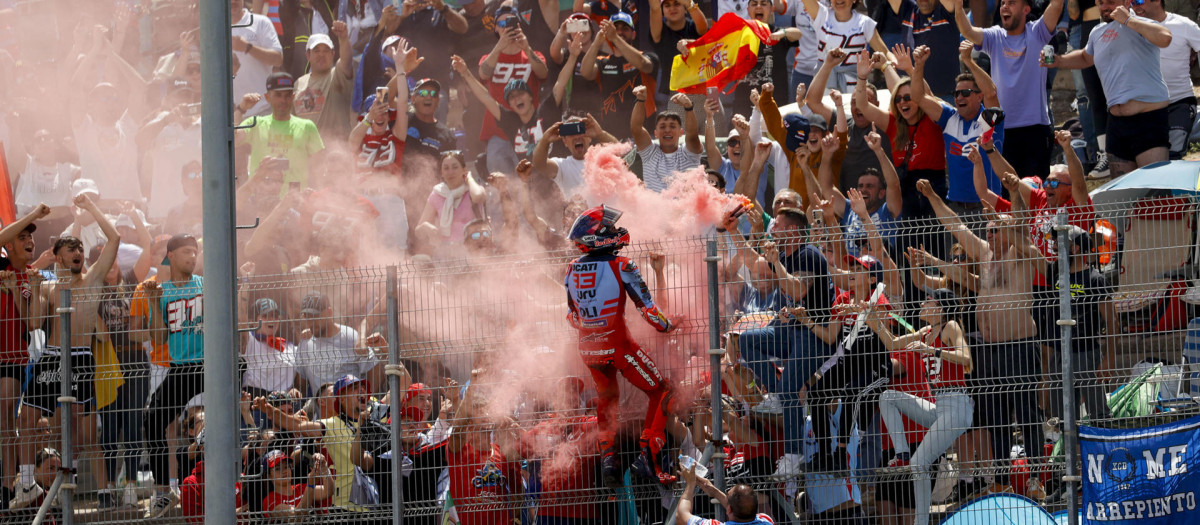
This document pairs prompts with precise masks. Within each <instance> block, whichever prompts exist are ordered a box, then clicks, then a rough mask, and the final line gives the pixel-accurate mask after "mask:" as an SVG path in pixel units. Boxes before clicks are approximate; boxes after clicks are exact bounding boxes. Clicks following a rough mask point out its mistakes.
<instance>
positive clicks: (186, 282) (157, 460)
mask: <svg viewBox="0 0 1200 525" xmlns="http://www.w3.org/2000/svg"><path fill="white" fill-rule="evenodd" d="M106 249H107V246H106ZM199 257H200V245H199V243H197V242H196V238H195V237H192V236H191V235H188V234H177V235H175V236H173V237H171V240H169V241H167V257H166V260H165V262H166V263H167V265H168V266H169V272H170V274H171V277H170V280H165V281H161V282H159V281H146V282H144V283H142V286H143V287H144V289H145V293H146V299H147V301H148V302H149V305H150V308H149V310H148V312H147V314H148V315H147V316H148V317H149V318H150V319H149V322H148V325H149V330H150V337H151V339H152V340H153V341H154V342H155V343H156V344H162V343H164V342H165V343H166V344H167V350H168V352H169V353H170V357H171V366H170V368H169V369H168V371H167V375H166V377H165V378H163V381H162V384H160V385H159V386H158V389H157V390H155V391H154V394H152V395H151V396H150V402H149V405H148V406H147V407H146V413H145V415H144V416H143V419H142V435H144V436H145V439H146V451H147V453H149V456H150V470H151V471H153V472H154V479H155V483H157V486H156V487H155V496H154V498H153V499H152V500H151V502H150V509H149V515H150V517H151V518H157V517H161V516H162V515H164V514H166V512H167V511H168V510H169V509H170V508H171V507H174V506H175V505H176V504H177V503H179V496H178V495H176V494H175V492H174V491H172V490H165V489H164V485H163V482H164V481H167V480H168V479H169V473H168V472H169V470H168V454H169V452H168V450H167V447H168V445H167V436H166V432H167V426H168V425H170V424H171V422H173V421H175V419H177V418H178V417H179V415H180V414H181V413H183V411H184V407H185V406H186V405H187V403H188V401H189V400H191V399H192V398H193V397H195V396H196V395H198V394H200V393H201V392H203V391H204V369H203V361H204V331H203V326H204V280H203V278H202V277H200V276H199V275H195V271H196V262H197V260H198V259H199ZM102 260H103V259H102Z"/></svg>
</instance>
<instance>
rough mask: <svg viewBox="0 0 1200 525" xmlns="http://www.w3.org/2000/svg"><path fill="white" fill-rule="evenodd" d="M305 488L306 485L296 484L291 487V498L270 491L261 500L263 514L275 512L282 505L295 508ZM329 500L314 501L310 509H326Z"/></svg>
mask: <svg viewBox="0 0 1200 525" xmlns="http://www.w3.org/2000/svg"><path fill="white" fill-rule="evenodd" d="M306 488H308V484H307V483H297V484H295V485H292V488H291V493H292V495H291V496H288V495H287V494H281V493H279V492H275V491H274V490H272V491H271V493H270V494H267V497H265V498H263V500H262V508H263V512H271V511H272V510H275V507H278V506H279V505H282V504H288V505H291V506H293V507H295V506H296V505H298V504H300V499H301V498H303V497H304V489H306ZM330 500H331V498H326V499H324V500H321V501H314V502H313V505H312V508H314V509H319V508H323V507H328V506H329V504H330Z"/></svg>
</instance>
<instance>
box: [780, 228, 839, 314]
mask: <svg viewBox="0 0 1200 525" xmlns="http://www.w3.org/2000/svg"><path fill="white" fill-rule="evenodd" d="M779 262H780V263H782V264H783V267H784V268H785V269H787V271H788V273H789V274H791V275H793V276H796V277H805V278H808V279H809V280H811V282H812V285H811V286H810V287H809V289H808V293H807V294H805V296H804V300H803V301H800V303H801V305H802V306H804V308H805V309H806V310H808V311H809V315H810V316H812V317H813V319H815V320H817V321H818V322H824V321H823V320H824V319H826V318H827V316H828V315H829V309H830V308H833V281H832V280H831V279H830V278H829V263H828V262H827V261H826V260H825V254H824V253H821V250H820V249H819V248H817V247H816V246H813V245H811V244H805V245H803V246H801V247H800V249H799V250H796V252H795V253H793V254H791V255H786V254H782V253H781V254H780V255H779Z"/></svg>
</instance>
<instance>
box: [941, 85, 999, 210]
mask: <svg viewBox="0 0 1200 525" xmlns="http://www.w3.org/2000/svg"><path fill="white" fill-rule="evenodd" d="M941 104H942V114H941V115H939V116H938V121H937V122H938V126H939V127H941V128H942V139H943V141H944V142H945V143H946V185H947V186H948V191H947V192H946V200H951V201H955V202H979V195H976V194H975V183H974V181H973V177H974V175H975V165H974V164H971V159H968V158H967V155H966V154H965V153H963V146H964V145H966V144H970V143H972V142H975V141H977V140H979V138H980V137H982V136H983V134H984V133H985V132H987V131H989V130H991V131H992V142H993V144H994V146H995V148H996V150H997V151H1000V152H1003V151H1004V124H1006V123H1007V122H1008V119H1007V113H1005V115H1006V117H1005V122H1004V123H1002V124H1000V125H999V126H996V127H995V128H992V127H991V126H988V125H987V122H984V121H983V111H980V112H979V114H978V115H975V118H973V119H971V120H970V121H967V120H965V119H963V118H962V117H961V116H959V114H958V111H957V110H955V109H954V107H952V106H951V105H949V104H947V103H945V102H942V103H941ZM983 170H984V173H985V174H986V175H987V183H988V188H989V189H991V190H992V192H993V193H995V194H996V195H1000V194H1001V193H1002V192H1003V191H1004V190H1003V187H1002V186H1001V185H1000V178H999V177H996V173H995V172H994V171H992V161H991V160H989V159H988V158H987V156H986V155H984V157H983Z"/></svg>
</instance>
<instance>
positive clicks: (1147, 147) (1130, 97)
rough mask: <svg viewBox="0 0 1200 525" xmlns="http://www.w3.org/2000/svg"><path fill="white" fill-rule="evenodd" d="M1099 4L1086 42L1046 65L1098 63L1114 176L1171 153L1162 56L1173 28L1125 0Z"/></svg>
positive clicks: (1080, 66) (1068, 66) (1106, 0)
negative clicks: (1134, 9) (1097, 16)
mask: <svg viewBox="0 0 1200 525" xmlns="http://www.w3.org/2000/svg"><path fill="white" fill-rule="evenodd" d="M1097 5H1099V6H1100V18H1101V19H1102V20H1104V23H1103V24H1100V25H1098V26H1096V28H1095V29H1093V30H1092V34H1091V35H1090V36H1089V37H1088V42H1087V47H1085V48H1084V49H1080V50H1076V51H1072V52H1070V53H1067V54H1065V55H1062V56H1058V57H1055V58H1054V61H1053V62H1051V63H1048V64H1044V67H1060V68H1064V69H1084V68H1088V67H1091V66H1093V65H1095V66H1096V71H1097V72H1098V73H1099V74H1100V84H1101V86H1103V87H1104V95H1105V98H1107V99H1108V113H1109V125H1108V130H1109V134H1108V138H1109V140H1108V154H1109V158H1108V164H1109V166H1110V167H1111V169H1112V176H1114V177H1119V176H1121V175H1124V174H1126V173H1129V172H1130V171H1133V170H1134V169H1136V168H1140V167H1142V166H1145V165H1147V164H1151V163H1154V162H1161V161H1165V160H1167V158H1168V155H1169V151H1168V148H1169V147H1170V142H1171V141H1170V128H1169V125H1168V119H1167V106H1168V105H1169V102H1170V92H1169V90H1168V89H1167V84H1166V82H1165V81H1164V80H1163V75H1162V67H1161V62H1160V60H1161V59H1160V56H1159V55H1160V48H1166V47H1167V46H1170V45H1171V30H1170V29H1168V28H1167V27H1166V26H1164V25H1161V24H1157V23H1155V22H1154V21H1153V20H1150V19H1148V18H1142V17H1140V16H1136V15H1134V14H1133V13H1131V12H1129V8H1127V7H1125V6H1124V5H1123V2H1121V1H1120V0H1101V1H1099V2H1097ZM1113 22H1116V23H1113Z"/></svg>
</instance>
